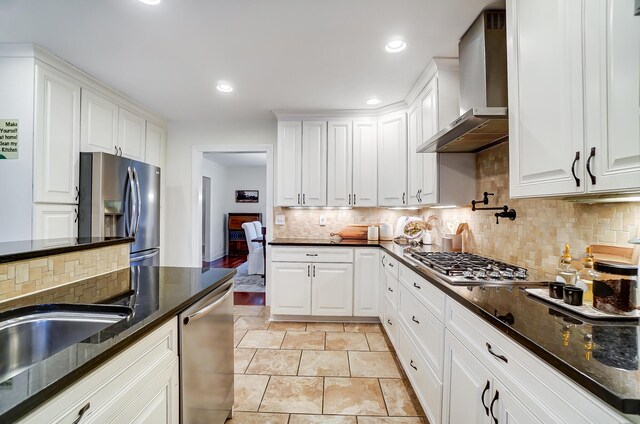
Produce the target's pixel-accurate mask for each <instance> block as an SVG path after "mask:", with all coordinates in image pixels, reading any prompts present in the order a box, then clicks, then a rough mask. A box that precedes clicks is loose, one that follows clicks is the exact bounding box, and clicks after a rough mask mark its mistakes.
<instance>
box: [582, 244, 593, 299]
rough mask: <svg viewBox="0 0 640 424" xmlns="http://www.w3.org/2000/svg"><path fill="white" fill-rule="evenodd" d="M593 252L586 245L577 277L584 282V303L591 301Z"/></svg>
mask: <svg viewBox="0 0 640 424" xmlns="http://www.w3.org/2000/svg"><path fill="white" fill-rule="evenodd" d="M593 258H594V256H593V253H591V246H587V250H586V252H585V254H584V258H583V259H582V265H583V266H584V268H582V270H581V271H580V272H579V273H578V279H579V280H580V281H582V282H583V283H584V286H585V292H584V301H585V302H586V303H591V302H593V279H594V278H595V275H596V273H595V271H594V270H593Z"/></svg>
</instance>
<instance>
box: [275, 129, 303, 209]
mask: <svg viewBox="0 0 640 424" xmlns="http://www.w3.org/2000/svg"><path fill="white" fill-rule="evenodd" d="M277 149H278V150H277V158H278V163H277V171H276V172H277V182H276V184H277V187H276V196H277V205H278V206H300V205H302V187H301V184H302V122H299V121H295V122H290V121H284V122H278V146H277Z"/></svg>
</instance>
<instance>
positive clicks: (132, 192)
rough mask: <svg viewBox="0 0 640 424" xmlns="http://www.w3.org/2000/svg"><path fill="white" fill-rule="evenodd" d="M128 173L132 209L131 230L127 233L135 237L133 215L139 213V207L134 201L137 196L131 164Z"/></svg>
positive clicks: (130, 206) (130, 208)
mask: <svg viewBox="0 0 640 424" xmlns="http://www.w3.org/2000/svg"><path fill="white" fill-rule="evenodd" d="M127 174H129V210H130V211H131V216H129V228H128V230H129V231H128V234H127V235H128V236H129V237H135V233H134V232H133V230H134V224H135V221H134V218H133V217H134V216H137V215H138V211H137V209H138V208H137V204H136V203H135V202H134V201H133V198H134V196H135V186H134V184H135V181H134V178H135V177H134V176H133V171H132V169H131V167H130V166H128V167H127Z"/></svg>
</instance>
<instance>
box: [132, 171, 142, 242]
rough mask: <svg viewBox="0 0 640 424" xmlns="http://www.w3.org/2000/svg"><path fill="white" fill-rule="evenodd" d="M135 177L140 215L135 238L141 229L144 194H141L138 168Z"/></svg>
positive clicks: (134, 173)
mask: <svg viewBox="0 0 640 424" xmlns="http://www.w3.org/2000/svg"><path fill="white" fill-rule="evenodd" d="M133 176H134V177H135V179H136V193H137V195H136V196H137V197H138V215H137V216H136V231H135V233H133V236H134V237H136V236H137V235H138V230H139V229H140V215H141V214H142V193H141V192H140V179H139V178H138V171H137V170H136V168H135V167H134V168H133Z"/></svg>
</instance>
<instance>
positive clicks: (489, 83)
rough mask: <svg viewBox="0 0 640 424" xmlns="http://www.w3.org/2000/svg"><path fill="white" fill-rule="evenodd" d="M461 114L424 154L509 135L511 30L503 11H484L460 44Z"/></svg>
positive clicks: (471, 149)
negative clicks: (509, 37)
mask: <svg viewBox="0 0 640 424" xmlns="http://www.w3.org/2000/svg"><path fill="white" fill-rule="evenodd" d="M458 53H459V56H460V58H459V62H460V110H461V112H464V113H463V114H462V116H460V118H458V119H456V120H455V121H453V122H452V123H451V124H450V125H449V126H447V127H446V128H444V129H443V130H441V131H440V132H438V133H437V134H435V135H434V136H433V137H431V138H430V139H429V140H427V141H426V142H424V143H423V144H422V145H420V146H419V147H418V150H417V151H418V152H419V153H436V152H438V153H475V152H479V151H481V150H484V149H487V148H489V147H491V146H494V145H496V144H498V143H501V142H503V141H505V140H507V138H508V136H509V121H508V110H507V97H508V96H507V35H506V15H505V11H504V10H488V11H485V12H482V13H481V14H480V16H478V18H477V19H476V20H475V22H474V23H473V25H471V27H470V28H469V29H468V30H467V32H466V33H465V34H464V35H463V36H462V39H460V43H458Z"/></svg>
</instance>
